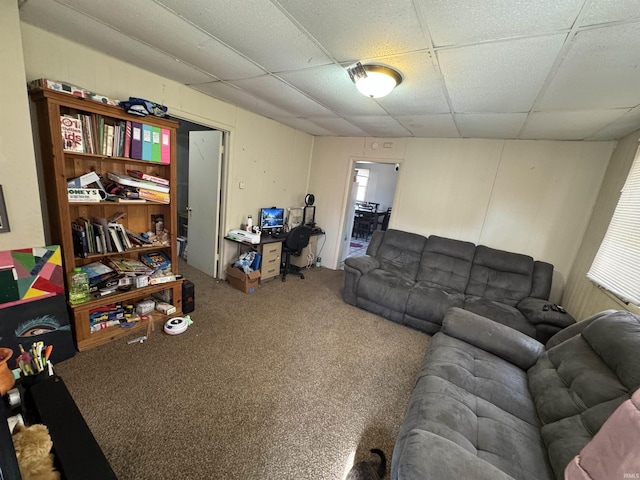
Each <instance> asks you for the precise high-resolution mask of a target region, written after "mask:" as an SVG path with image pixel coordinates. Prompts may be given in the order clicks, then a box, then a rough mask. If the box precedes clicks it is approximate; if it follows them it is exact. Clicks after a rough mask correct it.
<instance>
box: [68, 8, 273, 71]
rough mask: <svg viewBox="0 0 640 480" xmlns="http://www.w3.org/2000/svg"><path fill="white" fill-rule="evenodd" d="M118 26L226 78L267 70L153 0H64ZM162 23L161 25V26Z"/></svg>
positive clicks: (142, 39)
mask: <svg viewBox="0 0 640 480" xmlns="http://www.w3.org/2000/svg"><path fill="white" fill-rule="evenodd" d="M60 1H61V2H62V1H64V3H66V4H67V5H70V6H71V7H73V8H74V9H77V10H78V11H81V12H83V13H85V14H86V15H89V16H91V17H94V18H99V19H101V20H102V21H103V22H105V23H107V24H109V25H111V26H112V27H113V28H114V29H116V30H118V31H120V32H122V33H124V34H125V35H129V36H131V37H132V38H137V39H139V40H141V41H143V42H145V43H147V44H149V45H154V46H155V47H157V48H158V49H160V50H162V51H163V52H165V53H167V54H169V55H171V56H173V57H175V58H177V59H179V60H180V61H182V62H184V63H187V64H189V65H193V66H195V67H197V68H198V69H200V70H203V71H205V72H207V73H210V74H211V75H214V76H216V77H217V78H220V79H222V80H230V79H238V78H247V77H255V76H258V75H261V74H264V73H265V72H264V70H262V69H261V68H259V67H257V66H256V65H255V64H254V63H252V62H250V61H249V60H247V59H246V58H244V57H242V56H241V55H238V53H236V52H234V51H233V50H231V49H230V48H229V47H227V46H225V45H223V44H222V43H220V42H219V41H218V40H216V39H214V38H212V37H211V36H210V35H207V34H206V33H204V32H202V31H201V30H199V29H198V28H195V27H194V26H193V25H191V24H190V23H188V22H186V21H185V20H183V19H182V18H180V17H178V16H176V15H175V14H174V13H172V12H170V11H169V10H167V9H166V8H164V7H162V6H160V5H158V4H157V3H155V2H154V1H152V0H137V1H136V2H122V3H121V4H119V5H118V8H114V6H113V2H96V1H93V0H60ZM159 26H161V27H159Z"/></svg>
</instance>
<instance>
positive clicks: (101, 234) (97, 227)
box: [91, 218, 109, 253]
mask: <svg viewBox="0 0 640 480" xmlns="http://www.w3.org/2000/svg"><path fill="white" fill-rule="evenodd" d="M95 220H96V219H95V218H93V219H92V222H91V225H92V226H93V231H94V234H95V236H96V238H100V244H101V246H102V250H101V252H100V253H107V252H109V245H107V239H106V236H105V231H104V227H103V226H102V224H100V223H98V222H96V221H95Z"/></svg>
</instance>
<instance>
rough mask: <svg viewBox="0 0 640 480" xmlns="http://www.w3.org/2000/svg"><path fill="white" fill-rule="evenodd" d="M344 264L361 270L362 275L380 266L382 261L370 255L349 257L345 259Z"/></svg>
mask: <svg viewBox="0 0 640 480" xmlns="http://www.w3.org/2000/svg"><path fill="white" fill-rule="evenodd" d="M344 264H345V265H347V266H349V267H351V268H353V269H355V270H357V271H358V272H360V275H366V274H367V273H369V272H370V271H372V270H375V269H376V268H380V262H379V261H378V260H377V259H376V258H375V257H370V256H369V255H362V256H360V257H349V258H347V259H346V260H345V261H344Z"/></svg>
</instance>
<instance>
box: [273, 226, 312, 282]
mask: <svg viewBox="0 0 640 480" xmlns="http://www.w3.org/2000/svg"><path fill="white" fill-rule="evenodd" d="M310 237H311V229H310V228H309V227H307V226H306V225H300V226H299V227H295V228H294V229H293V230H291V231H290V232H289V233H288V234H287V238H285V239H284V242H283V243H282V252H283V253H284V255H285V257H284V264H283V265H282V268H281V269H280V273H282V281H283V282H286V281H287V274H288V273H294V274H296V275H300V278H301V279H303V280H304V274H303V273H302V272H301V271H300V267H298V266H296V265H291V255H293V256H294V257H299V256H300V254H301V253H302V250H304V248H305V247H306V246H307V245H309V238H310Z"/></svg>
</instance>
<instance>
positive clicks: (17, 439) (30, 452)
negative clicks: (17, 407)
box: [12, 423, 60, 480]
mask: <svg viewBox="0 0 640 480" xmlns="http://www.w3.org/2000/svg"><path fill="white" fill-rule="evenodd" d="M12 437H13V448H14V449H15V451H16V458H17V459H18V466H19V467H20V474H21V475H22V479H23V480H60V472H58V471H56V469H55V467H54V466H53V454H52V453H51V447H53V442H52V441H51V437H50V436H49V429H48V428H47V427H46V426H45V425H42V424H39V423H37V424H35V425H31V426H30V427H25V426H24V425H23V424H22V423H18V424H17V425H16V426H15V428H14V429H13V433H12Z"/></svg>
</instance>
